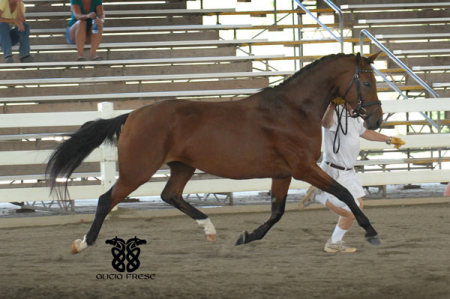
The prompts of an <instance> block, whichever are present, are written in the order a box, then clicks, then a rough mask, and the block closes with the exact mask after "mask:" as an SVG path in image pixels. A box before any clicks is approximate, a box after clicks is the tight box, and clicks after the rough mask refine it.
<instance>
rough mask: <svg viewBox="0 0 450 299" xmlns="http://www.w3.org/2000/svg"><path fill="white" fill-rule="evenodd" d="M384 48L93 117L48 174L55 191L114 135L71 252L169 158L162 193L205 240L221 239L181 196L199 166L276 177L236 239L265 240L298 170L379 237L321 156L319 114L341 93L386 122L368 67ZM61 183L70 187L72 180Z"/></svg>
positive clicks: (373, 125)
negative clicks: (105, 182) (255, 216)
mask: <svg viewBox="0 0 450 299" xmlns="http://www.w3.org/2000/svg"><path fill="white" fill-rule="evenodd" d="M378 54H379V53H378ZM378 54H374V55H371V56H370V57H368V58H366V57H361V55H360V54H359V53H358V54H356V55H355V54H347V55H345V54H333V55H328V56H325V57H322V58H321V59H319V60H316V61H315V62H313V63H311V64H309V65H308V66H306V67H304V68H303V69H301V70H300V71H298V72H297V73H295V74H294V75H293V76H291V77H290V78H288V79H286V80H285V81H283V82H282V83H280V84H279V85H277V86H275V87H267V88H264V89H262V90H261V91H259V92H258V93H256V94H254V95H251V96H249V97H247V98H245V99H242V100H239V101H230V102H216V103H213V102H194V101H187V100H167V101H162V102H158V103H154V104H150V105H147V106H144V107H141V108H139V109H137V110H134V111H132V112H131V113H129V114H124V115H120V116H118V117H115V118H112V119H99V120H95V121H90V122H87V123H86V124H84V125H83V126H81V127H80V129H78V130H77V131H76V132H75V133H73V134H72V135H71V137H70V139H68V140H66V141H64V142H63V143H61V144H60V145H59V146H58V148H57V149H56V150H55V151H54V153H53V154H52V156H51V157H50V159H49V162H48V164H47V169H46V174H47V178H48V181H49V183H50V188H51V190H52V191H54V189H55V187H56V186H57V183H56V180H57V178H61V177H64V178H69V177H70V175H71V174H72V172H73V171H74V170H75V168H76V167H77V166H78V165H79V164H80V163H81V162H82V161H83V159H84V158H86V157H87V156H88V155H89V154H90V153H91V152H92V151H93V150H94V149H95V148H96V147H98V146H100V145H101V144H102V143H103V142H104V141H106V142H114V141H115V140H116V139H117V147H118V164H119V177H118V179H117V181H116V183H115V185H114V186H113V187H112V188H111V189H110V190H109V191H107V192H106V193H105V194H103V195H101V196H100V197H99V200H98V205H97V209H96V212H95V218H94V221H93V223H92V225H91V227H90V229H89V231H88V232H87V234H86V235H85V236H84V239H83V240H81V239H78V240H75V241H74V242H73V244H72V251H73V252H74V253H77V252H79V251H81V250H83V249H85V248H87V247H88V246H90V245H93V244H94V242H95V240H96V239H97V237H98V234H99V232H100V228H101V226H102V224H103V221H104V219H105V217H106V216H107V214H108V213H109V212H110V211H111V209H112V208H113V207H114V206H115V205H117V204H118V203H120V202H121V201H122V200H124V198H125V197H127V196H128V195H129V194H130V193H131V192H133V191H134V190H136V189H137V188H138V187H139V186H140V185H142V184H144V183H145V182H147V181H148V180H149V179H150V178H151V177H152V175H153V174H154V173H155V172H156V171H157V170H158V169H159V168H160V167H161V165H163V164H164V163H166V164H167V165H168V166H169V168H170V178H169V180H168V182H167V184H166V186H165V188H164V190H163V191H162V194H161V198H162V200H163V201H165V202H166V203H169V204H171V205H172V206H174V207H176V208H178V209H179V210H180V211H182V212H184V213H185V214H186V215H188V216H190V217H192V218H193V219H194V220H196V221H197V223H198V224H199V225H200V226H201V227H203V229H204V232H205V234H206V238H207V240H209V241H215V240H216V230H215V227H214V225H213V223H212V222H211V220H210V219H209V218H208V216H207V215H206V214H204V213H203V212H201V211H199V210H198V209H196V208H195V207H193V206H191V205H190V204H189V203H187V202H185V201H184V200H183V197H182V194H183V189H184V187H185V185H186V183H187V182H188V181H189V179H190V178H191V177H192V175H193V173H194V171H195V169H200V170H202V171H204V172H206V173H209V174H213V175H216V176H220V177H225V178H230V179H250V178H271V179H272V187H271V196H272V207H271V216H270V218H269V219H268V220H267V221H266V222H265V223H263V224H262V225H261V226H259V227H258V228H256V229H255V230H254V231H253V232H251V233H248V232H247V231H245V232H244V233H242V234H241V235H240V236H239V238H238V240H237V242H236V245H240V244H245V243H249V242H252V241H254V240H260V239H262V238H263V237H264V236H265V235H266V233H267V232H268V231H269V230H270V228H271V227H272V226H273V225H274V224H275V223H276V222H278V221H279V220H280V219H281V217H282V215H283V213H284V209H285V203H286V196H287V193H288V189H289V185H290V182H291V179H292V178H295V179H297V180H302V181H305V182H308V183H310V184H312V185H314V186H316V187H318V188H320V189H322V190H324V191H326V192H328V193H331V194H333V195H335V196H336V197H337V198H339V199H340V200H342V201H343V202H345V203H346V204H347V205H348V206H349V208H350V209H351V211H352V213H353V214H354V216H355V218H356V220H357V222H358V224H359V225H360V226H361V227H362V228H364V230H365V232H366V233H365V237H366V240H367V241H368V242H369V243H371V244H373V245H378V244H380V239H379V237H378V234H377V232H376V231H375V229H374V228H373V227H372V225H371V224H370V222H369V219H368V218H367V217H366V216H365V215H364V214H363V212H362V211H361V210H360V209H359V207H358V206H357V205H356V204H355V201H354V200H353V198H352V195H351V194H350V193H349V191H348V190H347V189H346V188H344V187H343V186H341V185H340V184H339V183H337V182H336V181H335V180H333V179H332V178H331V177H330V176H329V175H328V174H326V173H325V172H324V171H323V170H322V169H321V168H320V167H319V166H318V164H317V161H318V159H319V158H320V154H321V141H322V140H321V139H322V137H321V135H322V132H321V119H322V116H323V115H324V113H325V110H326V108H327V106H328V105H329V104H330V102H331V101H332V100H333V99H335V98H337V97H341V98H343V99H344V100H345V101H346V104H348V105H350V106H351V107H352V108H353V110H354V115H353V117H358V116H360V117H362V118H363V119H364V122H365V125H366V127H367V128H368V129H377V128H379V127H380V125H381V122H382V115H383V111H382V109H381V102H380V101H379V100H378V96H377V91H376V81H375V77H374V74H373V72H372V67H371V63H373V61H374V60H375V58H376V57H377V55H378ZM64 190H65V192H67V181H66V184H65V189H64ZM64 194H66V193H64Z"/></svg>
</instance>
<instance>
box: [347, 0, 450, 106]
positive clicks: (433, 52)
mask: <svg viewBox="0 0 450 299" xmlns="http://www.w3.org/2000/svg"><path fill="white" fill-rule="evenodd" d="M340 3H341V9H343V12H344V15H345V22H346V23H352V24H354V26H353V30H352V35H353V36H354V37H356V36H358V35H359V32H360V31H361V30H362V29H367V30H368V31H370V33H371V34H372V35H374V36H375V37H376V38H377V39H378V40H379V41H380V42H382V43H383V44H384V45H385V46H386V47H387V48H388V49H389V50H390V51H392V52H393V53H394V54H395V55H396V56H397V57H398V58H400V59H401V60H402V61H403V62H404V63H405V64H406V65H407V66H408V67H410V68H411V69H413V70H415V71H416V72H417V73H418V75H419V76H420V77H421V78H422V79H424V80H425V82H427V83H428V85H430V86H432V85H433V87H434V88H435V89H436V92H437V93H438V94H439V95H440V96H441V97H448V95H449V93H448V89H447V88H445V87H444V86H443V85H442V84H441V83H446V82H449V81H450V75H449V73H448V72H445V71H443V70H438V69H427V67H437V66H442V65H449V64H450V49H449V41H450V33H449V32H450V17H449V16H450V2H449V1H439V0H438V1H423V0H412V1H403V0H377V1H361V0H345V1H340ZM377 50H378V49H377V48H376V46H375V45H371V51H377ZM387 63H388V68H391V67H395V66H396V65H395V64H394V63H393V62H392V61H390V60H388V61H387ZM410 79H411V78H410V77H409V76H407V75H405V78H404V81H403V84H404V85H414V84H415V83H413V82H412V81H411V80H410ZM413 94H414V93H413Z"/></svg>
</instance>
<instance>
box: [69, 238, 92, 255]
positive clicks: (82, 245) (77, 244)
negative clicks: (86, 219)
mask: <svg viewBox="0 0 450 299" xmlns="http://www.w3.org/2000/svg"><path fill="white" fill-rule="evenodd" d="M87 246H88V245H87V243H86V236H85V237H84V239H83V240H80V239H77V240H75V241H73V243H72V253H73V254H76V253H79V252H80V251H81V250H83V249H86V248H87Z"/></svg>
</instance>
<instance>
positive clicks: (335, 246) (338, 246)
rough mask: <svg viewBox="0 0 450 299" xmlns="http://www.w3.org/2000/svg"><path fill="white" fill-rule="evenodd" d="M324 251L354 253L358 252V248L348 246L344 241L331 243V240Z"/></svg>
mask: <svg viewBox="0 0 450 299" xmlns="http://www.w3.org/2000/svg"><path fill="white" fill-rule="evenodd" d="M323 250H324V251H325V252H328V253H336V252H345V253H353V252H355V251H356V248H354V247H348V246H346V245H345V243H344V241H337V242H336V243H331V239H329V240H328V241H327V243H326V244H325V247H324V248H323Z"/></svg>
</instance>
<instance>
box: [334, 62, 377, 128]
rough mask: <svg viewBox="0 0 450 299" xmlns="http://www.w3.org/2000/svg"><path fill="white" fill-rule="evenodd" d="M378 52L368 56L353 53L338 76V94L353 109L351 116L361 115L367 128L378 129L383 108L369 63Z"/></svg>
mask: <svg viewBox="0 0 450 299" xmlns="http://www.w3.org/2000/svg"><path fill="white" fill-rule="evenodd" d="M378 54H380V53H377V54H374V55H371V56H370V57H368V58H365V57H361V55H360V54H359V53H358V54H356V55H355V58H356V59H354V60H353V63H350V64H349V66H348V71H345V72H344V74H343V76H341V78H339V83H338V93H339V94H338V95H339V96H340V97H342V98H343V99H344V100H345V101H346V103H347V104H348V105H350V107H351V108H352V109H353V112H352V117H358V116H360V117H362V118H363V119H364V122H365V123H366V127H367V128H368V129H372V130H375V129H378V128H379V127H380V125H381V123H382V121H383V110H382V109H381V102H380V101H379V100H378V96H377V86H376V80H375V76H374V74H373V69H372V67H371V64H372V63H373V61H374V60H375V59H376V58H377V56H378Z"/></svg>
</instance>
